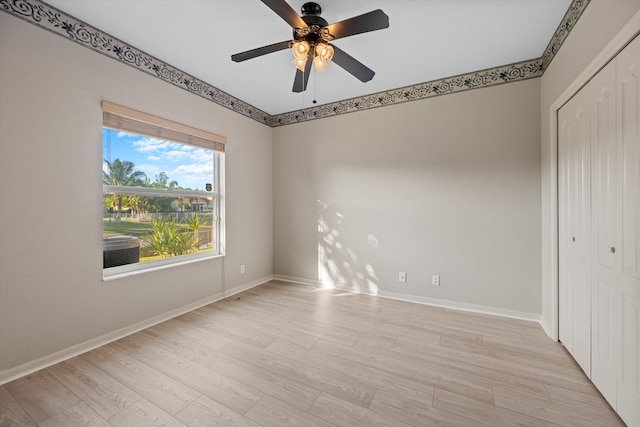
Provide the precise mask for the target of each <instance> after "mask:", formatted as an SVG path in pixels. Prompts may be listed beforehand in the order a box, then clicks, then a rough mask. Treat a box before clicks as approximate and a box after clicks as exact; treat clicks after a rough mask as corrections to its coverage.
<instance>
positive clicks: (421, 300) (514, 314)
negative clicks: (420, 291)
mask: <svg viewBox="0 0 640 427" xmlns="http://www.w3.org/2000/svg"><path fill="white" fill-rule="evenodd" d="M273 278H274V279H275V280H282V281H284V282H291V283H298V284H302V285H310V286H318V287H321V288H335V289H339V290H341V291H347V292H353V293H359V294H365V295H373V296H379V297H382V298H389V299H395V300H400V301H407V302H413V303H416V304H424V305H431V306H436V307H443V308H450V309H454V310H461V311H469V312H473V313H482V314H490V315H492V316H500V317H508V318H510V319H519V320H527V321H530V322H537V323H539V324H540V325H541V326H542V328H543V329H544V330H545V332H547V334H548V333H549V332H548V330H547V329H545V326H544V325H542V324H541V316H540V315H539V314H535V313H527V312H523V311H517V310H508V309H504V308H499V307H490V306H484V305H478V304H469V303H463V302H457V301H450V300H441V299H436V298H428V297H421V296H416V295H408V294H400V293H395V292H386V291H379V292H377V293H371V292H362V291H360V292H358V291H354V290H353V289H346V288H339V287H335V286H333V285H329V284H323V283H320V282H318V281H314V280H309V279H303V278H299V277H291V276H281V275H277V274H276V275H274V276H273ZM550 336H551V335H550Z"/></svg>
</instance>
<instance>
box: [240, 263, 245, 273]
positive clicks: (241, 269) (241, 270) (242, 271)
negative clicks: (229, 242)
mask: <svg viewBox="0 0 640 427" xmlns="http://www.w3.org/2000/svg"><path fill="white" fill-rule="evenodd" d="M240 274H244V264H242V265H241V266H240Z"/></svg>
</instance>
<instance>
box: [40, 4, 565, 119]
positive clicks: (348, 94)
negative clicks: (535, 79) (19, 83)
mask: <svg viewBox="0 0 640 427" xmlns="http://www.w3.org/2000/svg"><path fill="white" fill-rule="evenodd" d="M45 1H46V2H47V3H49V4H51V5H52V6H54V7H56V8H58V9H61V10H62V11H64V12H66V13H68V14H70V15H72V16H74V17H75V18H78V19H81V20H83V21H85V22H86V23H88V24H90V25H92V26H94V27H97V28H98V29H100V30H102V31H104V32H107V33H109V34H111V35H112V36H114V37H117V38H119V39H121V40H122V41H124V42H126V43H128V44H130V45H132V46H134V47H136V48H138V49H140V50H142V51H145V52H146V53H148V54H151V55H153V56H155V57H156V58H158V59H160V60H162V61H164V62H167V63H169V64H171V65H173V66H174V67H176V68H179V69H181V70H183V71H185V72H187V73H189V74H191V75H193V76H195V77H197V78H199V79H201V80H203V81H205V82H206V83H208V84H210V85H212V86H215V87H217V88H218V89H221V90H223V91H225V92H227V93H229V94H230V95H232V96H234V97H236V98H239V99H241V100H243V101H245V102H247V103H249V104H251V105H253V106H255V107H258V108H260V109H262V110H263V111H266V112H267V113H269V114H272V115H276V114H280V113H284V112H289V111H293V110H300V109H302V108H307V107H311V106H313V105H314V104H313V103H312V102H313V100H314V99H316V100H317V104H315V105H316V106H317V105H321V104H327V103H331V102H336V101H340V100H344V99H349V98H353V97H360V96H364V95H367V94H371V93H376V92H382V91H386V90H390V89H396V88H399V87H404V86H410V85H414V84H418V83H423V82H427V81H431V80H435V79H440V78H445V77H450V76H454V75H458V74H463V73H468V72H472V71H477V70H483V69H486V68H492V67H497V66H502V65H507V64H511V63H514V62H519V61H525V60H530V59H535V58H539V57H540V56H542V54H543V52H544V50H545V48H546V47H547V44H548V43H549V41H550V40H551V38H552V36H553V34H554V32H555V31H556V29H557V27H558V24H559V23H560V21H561V20H562V18H563V16H564V14H565V13H566V11H567V9H568V8H569V5H570V4H571V0H394V1H383V0H349V1H345V0H318V1H317V3H319V4H320V6H321V7H322V17H323V18H325V19H326V20H327V21H328V22H329V23H333V22H337V21H341V20H343V19H347V18H350V17H352V16H355V15H361V14H363V13H366V12H369V11H371V10H374V9H382V10H383V11H384V12H385V13H386V14H387V15H388V16H389V22H390V26H389V28H388V29H385V30H380V31H375V32H370V33H366V34H360V35H356V36H352V37H348V38H344V39H339V40H336V41H335V42H334V43H335V44H336V46H339V47H340V48H341V49H342V50H344V51H346V52H347V53H349V54H350V55H352V56H353V57H355V58H356V59H358V60H359V61H360V62H362V63H364V64H365V65H367V66H368V67H369V68H371V69H373V70H374V71H375V72H376V75H375V77H374V78H373V80H371V81H370V82H367V83H362V82H360V81H359V80H357V79H356V78H354V77H353V76H351V75H350V74H348V73H347V72H346V71H344V70H343V69H342V68H340V67H338V66H336V65H335V64H330V66H329V68H328V69H327V70H325V71H324V72H322V73H319V74H317V75H315V74H313V73H312V74H311V77H310V79H309V86H308V87H307V91H306V92H303V93H302V94H296V93H293V92H292V91H291V88H292V85H293V77H294V74H295V68H294V66H293V65H292V64H290V61H291V59H292V56H291V52H290V51H288V50H284V51H280V52H276V53H272V54H269V55H265V56H262V57H259V58H255V59H251V60H248V61H245V62H241V63H235V62H232V61H231V58H230V57H231V55H232V54H234V53H238V52H242V51H245V50H249V49H253V48H256V47H260V46H264V45H268V44H272V43H276V42H280V41H283V40H289V39H291V28H290V27H289V25H288V24H287V23H286V22H285V21H283V20H282V19H281V18H280V17H279V16H278V15H276V14H275V13H274V12H273V11H271V9H269V8H268V7H267V6H265V5H264V4H263V3H262V2H261V1H259V0H180V1H176V0H45ZM288 3H289V4H290V5H291V6H292V7H293V8H294V9H295V10H296V11H297V12H298V13H300V7H301V6H302V4H303V3H305V0H288Z"/></svg>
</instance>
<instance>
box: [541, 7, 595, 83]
mask: <svg viewBox="0 0 640 427" xmlns="http://www.w3.org/2000/svg"><path fill="white" fill-rule="evenodd" d="M589 2H591V0H573V1H572V2H571V4H570V5H569V9H567V13H565V14H564V18H562V21H560V25H558V28H557V29H556V32H555V34H554V35H553V37H551V40H550V41H549V44H548V45H547V48H546V49H545V50H544V53H543V54H542V57H541V59H542V67H543V73H544V71H546V70H547V67H549V64H551V61H552V60H553V57H554V56H556V53H558V51H559V50H560V46H562V43H564V41H565V39H566V38H567V36H568V35H569V33H570V32H571V30H572V29H573V27H574V26H575V25H576V22H578V19H580V17H581V16H582V12H584V10H585V9H586V8H587V6H588V5H589Z"/></svg>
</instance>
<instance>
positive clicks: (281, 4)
mask: <svg viewBox="0 0 640 427" xmlns="http://www.w3.org/2000/svg"><path fill="white" fill-rule="evenodd" d="M262 3H264V4H266V5H267V6H268V7H269V9H271V10H273V11H274V12H275V13H277V14H278V16H280V18H282V19H284V20H285V21H287V23H288V24H289V25H290V26H291V27H292V28H305V27H306V26H307V24H306V23H305V22H304V21H303V20H302V18H301V17H300V15H298V14H297V13H296V11H295V10H293V8H292V7H291V6H289V4H288V3H287V2H286V1H284V0H262Z"/></svg>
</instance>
